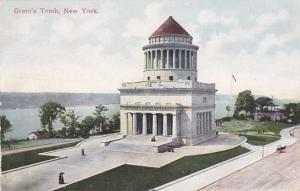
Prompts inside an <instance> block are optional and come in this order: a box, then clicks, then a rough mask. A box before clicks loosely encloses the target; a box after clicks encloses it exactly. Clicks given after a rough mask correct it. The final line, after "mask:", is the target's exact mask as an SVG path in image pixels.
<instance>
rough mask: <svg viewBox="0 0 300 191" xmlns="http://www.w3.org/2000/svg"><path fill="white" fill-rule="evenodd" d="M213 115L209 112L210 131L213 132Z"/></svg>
mask: <svg viewBox="0 0 300 191" xmlns="http://www.w3.org/2000/svg"><path fill="white" fill-rule="evenodd" d="M211 113H212V112H209V131H211V130H212V119H211V118H212V117H211Z"/></svg>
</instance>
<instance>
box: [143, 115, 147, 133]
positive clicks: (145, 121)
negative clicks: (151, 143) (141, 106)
mask: <svg viewBox="0 0 300 191" xmlns="http://www.w3.org/2000/svg"><path fill="white" fill-rule="evenodd" d="M142 131H143V132H142V134H143V135H147V115H146V113H143V129H142Z"/></svg>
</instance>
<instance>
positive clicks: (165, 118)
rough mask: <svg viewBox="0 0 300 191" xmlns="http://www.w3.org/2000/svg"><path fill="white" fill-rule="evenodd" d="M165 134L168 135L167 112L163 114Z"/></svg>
mask: <svg viewBox="0 0 300 191" xmlns="http://www.w3.org/2000/svg"><path fill="white" fill-rule="evenodd" d="M163 136H168V120H167V114H163Z"/></svg>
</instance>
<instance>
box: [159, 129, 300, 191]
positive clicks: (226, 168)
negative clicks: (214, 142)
mask: <svg viewBox="0 0 300 191" xmlns="http://www.w3.org/2000/svg"><path fill="white" fill-rule="evenodd" d="M290 130H291V128H289V129H284V130H282V131H281V133H280V134H281V136H282V139H280V140H279V141H277V142H275V143H273V144H270V145H266V146H264V147H261V146H252V145H249V144H247V143H244V144H242V146H244V147H246V148H248V149H251V150H252V151H251V152H250V153H246V154H244V155H242V156H238V157H236V158H234V159H230V160H228V161H225V162H223V163H220V164H217V165H215V166H212V167H210V168H207V169H204V170H202V171H199V172H196V173H194V174H191V175H188V176H186V177H183V178H181V179H178V180H175V181H173V182H170V183H167V184H165V185H162V186H160V187H158V188H155V189H154V190H163V191H177V190H178V191H180V190H191V191H192V190H199V189H201V188H204V187H206V186H208V185H210V184H212V183H214V182H216V181H218V180H220V179H222V178H224V177H226V176H229V175H231V174H233V173H235V172H237V171H239V170H241V169H243V168H245V167H247V166H249V165H251V164H253V163H255V162H257V161H259V160H261V159H262V158H263V157H267V156H269V155H271V154H273V153H274V152H275V151H276V148H277V145H291V144H293V143H295V142H296V140H297V139H296V138H294V137H290V135H289V131H290ZM295 131H296V130H295ZM297 131H298V130H297ZM299 144H300V143H299V142H298V144H297V145H299ZM293 148H294V152H295V156H296V155H297V154H298V160H299V153H298V152H299V151H297V152H296V151H295V148H296V147H295V146H294V147H292V149H293ZM287 150H290V148H289V147H288V148H287ZM289 153H290V152H289ZM291 154H292V152H291ZM274 155H275V156H276V154H274ZM271 157H274V156H273V155H272V156H271ZM271 157H268V158H271ZM273 160H274V159H273ZM286 160H287V159H286ZM293 160H294V159H293V158H292V159H291V160H287V163H289V162H292V161H293ZM275 164H279V163H274V166H273V169H274V170H275V169H276V168H275V167H276V165H275ZM297 164H298V165H299V162H298V163H296V164H295V165H297ZM287 166H288V165H287ZM298 168H299V167H298ZM273 172H275V171H273ZM260 173H261V172H260ZM295 173H298V175H299V174H300V173H299V171H296V172H295ZM262 174H263V173H262ZM235 177H239V176H238V175H237V176H235ZM254 177H255V175H253V176H252V179H254ZM241 178H242V177H240V179H241ZM287 178H288V177H287ZM252 179H251V178H249V179H247V180H248V181H249V180H252ZM235 183H236V182H235ZM235 183H233V182H230V183H228V185H227V190H234V189H233V188H236V190H243V189H242V187H239V186H241V185H240V184H236V185H235ZM260 183H262V182H260ZM250 184H251V182H247V183H246V182H243V185H244V186H248V185H250ZM235 186H236V187H235ZM260 186H262V185H260ZM257 187H259V185H257ZM217 188H218V187H216V190H218V189H217ZM211 190H215V187H213V188H212V189H211ZM219 190H222V189H221V188H220V189H219ZM225 190H226V189H225ZM245 190H247V189H245Z"/></svg>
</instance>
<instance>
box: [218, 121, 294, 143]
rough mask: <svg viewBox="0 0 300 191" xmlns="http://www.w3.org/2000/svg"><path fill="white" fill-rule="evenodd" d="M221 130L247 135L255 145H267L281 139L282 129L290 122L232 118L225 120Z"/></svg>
mask: <svg viewBox="0 0 300 191" xmlns="http://www.w3.org/2000/svg"><path fill="white" fill-rule="evenodd" d="M223 126H224V127H223V128H221V129H220V131H223V132H229V133H235V134H239V135H243V136H245V137H247V139H248V140H247V142H248V143H250V144H253V145H266V144H269V143H272V142H274V141H277V140H279V139H280V131H281V130H282V129H284V128H287V127H290V126H291V125H290V124H287V123H281V122H273V121H246V120H231V121H227V122H223Z"/></svg>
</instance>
